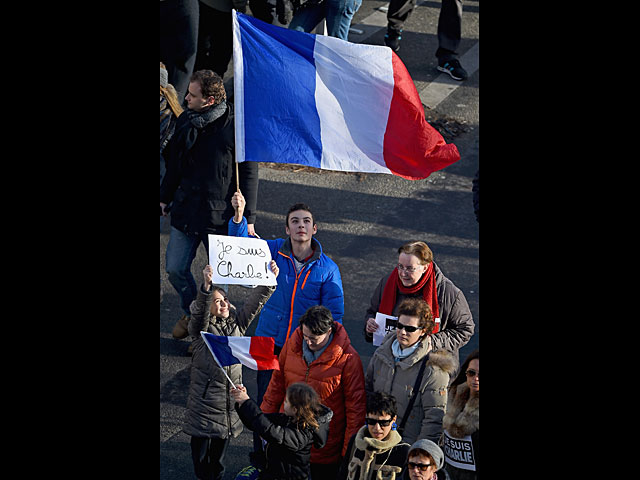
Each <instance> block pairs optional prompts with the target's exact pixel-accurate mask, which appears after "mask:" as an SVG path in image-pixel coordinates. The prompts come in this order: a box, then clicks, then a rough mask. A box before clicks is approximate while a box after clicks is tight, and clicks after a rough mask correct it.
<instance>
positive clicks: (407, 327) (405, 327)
mask: <svg viewBox="0 0 640 480" xmlns="http://www.w3.org/2000/svg"><path fill="white" fill-rule="evenodd" d="M396 328H397V329H398V330H404V331H405V332H407V333H413V332H415V331H416V330H421V329H422V327H414V326H413V325H403V324H402V323H400V322H398V323H397V324H396Z"/></svg>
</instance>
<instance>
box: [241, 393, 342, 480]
mask: <svg viewBox="0 0 640 480" xmlns="http://www.w3.org/2000/svg"><path fill="white" fill-rule="evenodd" d="M231 395H232V396H233V398H234V399H235V401H236V402H237V403H236V406H235V408H236V410H237V412H238V415H239V416H240V419H241V420H242V423H244V425H245V426H246V427H247V428H249V429H251V430H253V431H254V432H256V433H257V434H259V435H260V436H261V437H262V438H263V439H264V440H265V441H266V442H267V445H266V447H265V452H266V465H265V468H264V469H263V470H262V471H261V472H260V475H259V476H258V478H259V479H260V480H276V479H282V480H303V479H304V480H307V479H308V478H309V476H310V474H311V470H310V466H309V461H310V458H311V446H315V447H316V448H322V447H323V446H324V445H325V443H326V441H327V436H328V434H329V421H330V420H331V417H332V416H333V412H332V411H331V409H330V408H328V407H326V406H324V405H322V404H321V403H320V397H319V396H318V394H317V393H316V391H315V390H314V389H313V388H312V387H311V386H309V385H307V384H305V383H302V382H297V383H293V384H291V385H290V386H289V388H287V392H286V397H285V401H284V413H269V414H265V413H263V412H262V410H260V407H259V406H258V404H257V403H256V402H254V401H253V400H252V399H251V398H249V395H247V389H246V388H245V387H244V386H242V385H237V388H236V389H232V390H231Z"/></svg>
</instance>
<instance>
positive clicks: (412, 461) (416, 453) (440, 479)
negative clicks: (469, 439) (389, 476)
mask: <svg viewBox="0 0 640 480" xmlns="http://www.w3.org/2000/svg"><path fill="white" fill-rule="evenodd" d="M443 465H444V453H443V452H442V450H441V449H440V447H439V446H438V445H436V444H435V443H434V442H432V441H431V440H425V439H421V440H418V441H417V442H415V443H414V444H413V445H411V448H410V449H409V456H408V458H407V470H406V473H405V475H404V480H450V478H451V477H449V475H448V474H447V471H446V470H444V469H443V468H442V466H443Z"/></svg>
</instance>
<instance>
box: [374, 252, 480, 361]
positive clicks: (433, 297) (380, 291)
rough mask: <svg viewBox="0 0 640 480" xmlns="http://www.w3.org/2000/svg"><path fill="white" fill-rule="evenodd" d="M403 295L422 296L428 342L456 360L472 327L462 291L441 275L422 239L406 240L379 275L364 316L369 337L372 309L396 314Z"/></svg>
mask: <svg viewBox="0 0 640 480" xmlns="http://www.w3.org/2000/svg"><path fill="white" fill-rule="evenodd" d="M405 298H422V299H423V300H424V301H425V302H427V303H428V304H429V307H431V311H432V312H433V317H434V319H435V325H434V329H433V332H432V335H431V342H432V344H433V348H434V350H439V349H443V348H445V349H447V350H449V351H450V352H452V353H453V354H454V355H455V357H456V360H457V361H458V362H459V359H458V350H459V349H460V348H461V347H463V346H464V345H466V344H467V343H468V342H469V339H470V338H471V336H472V335H473V332H474V330H475V323H474V322H473V317H472V316H471V310H470V309H469V304H468V303H467V299H466V298H465V296H464V294H463V293H462V291H461V290H460V289H459V288H458V287H456V286H455V285H454V284H453V282H452V281H451V280H449V279H448V278H447V277H445V276H444V274H443V273H442V270H440V268H439V267H438V265H436V263H435V262H434V260H433V252H432V251H431V249H430V248H429V246H428V245H427V244H426V243H424V242H408V243H406V244H404V245H402V246H401V247H400V248H399V249H398V264H397V265H396V267H395V268H394V269H393V271H392V272H391V273H390V274H389V275H386V276H384V277H383V278H382V279H380V282H379V283H378V286H377V287H376V289H375V291H374V292H373V295H372V296H371V304H370V306H369V308H368V309H367V313H366V315H365V317H364V321H365V325H364V335H365V340H366V341H367V342H370V343H371V342H372V341H373V332H375V331H376V330H377V329H378V325H377V324H376V321H375V317H376V313H377V312H380V313H384V314H386V315H392V316H394V317H397V316H398V305H399V304H400V302H401V301H402V300H404V299H405Z"/></svg>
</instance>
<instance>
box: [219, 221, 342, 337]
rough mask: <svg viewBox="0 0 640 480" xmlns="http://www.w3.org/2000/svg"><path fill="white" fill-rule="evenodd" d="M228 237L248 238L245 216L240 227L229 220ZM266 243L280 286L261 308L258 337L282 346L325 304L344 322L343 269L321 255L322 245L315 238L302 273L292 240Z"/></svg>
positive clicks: (336, 319)
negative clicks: (309, 312)
mask: <svg viewBox="0 0 640 480" xmlns="http://www.w3.org/2000/svg"><path fill="white" fill-rule="evenodd" d="M229 235H230V236H235V237H248V236H249V235H248V233H247V220H246V218H244V217H243V218H242V222H241V223H238V224H237V223H235V222H234V221H233V218H232V219H231V220H229ZM265 241H266V242H267V245H269V249H270V250H271V258H273V259H274V260H275V261H276V263H277V265H278V268H280V273H279V274H278V287H277V288H276V291H275V292H274V293H273V295H272V296H271V298H270V299H269V301H268V302H267V303H266V305H265V306H264V308H263V309H262V313H261V314H260V319H259V320H258V326H257V327H256V333H255V335H256V336H265V337H273V339H274V341H275V344H276V346H278V347H282V346H283V345H284V342H285V341H286V340H287V338H289V337H290V336H291V334H292V333H293V332H294V330H295V329H296V328H298V319H299V318H300V317H301V316H302V314H303V313H304V312H306V311H307V309H308V308H309V307H312V306H314V305H324V306H325V307H327V308H328V309H329V310H331V315H332V316H333V319H334V320H335V321H336V322H338V323H342V317H343V316H344V291H343V289H342V277H341V276H340V269H339V268H338V265H336V263H335V262H334V261H333V260H331V259H330V258H329V257H327V256H326V255H325V254H324V253H322V247H321V246H320V242H318V241H317V240H316V239H315V238H314V239H312V242H313V248H314V253H313V257H312V259H311V260H310V261H309V262H308V263H307V264H306V265H305V266H304V267H303V268H302V269H301V270H300V272H296V268H295V264H294V262H293V254H292V252H291V241H290V240H289V239H288V238H277V239H275V240H265ZM292 298H293V301H292ZM292 305H293V311H292V308H291V307H292Z"/></svg>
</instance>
